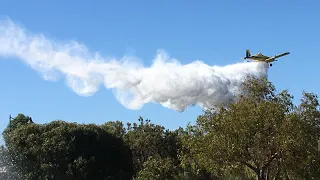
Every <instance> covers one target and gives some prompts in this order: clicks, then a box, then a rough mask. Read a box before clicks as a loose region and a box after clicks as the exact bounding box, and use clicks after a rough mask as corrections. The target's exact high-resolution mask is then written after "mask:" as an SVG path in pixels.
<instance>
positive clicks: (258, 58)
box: [244, 49, 290, 66]
mask: <svg viewBox="0 0 320 180" xmlns="http://www.w3.org/2000/svg"><path fill="white" fill-rule="evenodd" d="M288 54H290V52H285V53H282V54H279V55H275V56H272V57H271V56H265V55H263V54H261V53H258V54H255V55H251V53H250V50H249V49H247V50H246V57H244V59H251V60H253V61H255V62H266V63H270V66H272V64H271V62H273V61H277V60H276V59H277V58H279V57H282V56H286V55H288ZM248 62H249V61H248Z"/></svg>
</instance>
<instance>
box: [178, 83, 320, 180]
mask: <svg viewBox="0 0 320 180" xmlns="http://www.w3.org/2000/svg"><path fill="white" fill-rule="evenodd" d="M242 90H243V92H244V93H243V95H242V96H241V97H240V98H239V99H238V101H237V102H235V103H230V104H229V105H227V106H226V107H220V108H217V109H211V110H208V111H206V112H205V114H204V115H202V116H199V118H198V119H197V125H196V126H194V127H193V128H191V129H190V130H189V132H190V134H192V135H190V136H189V138H188V139H186V140H185V141H184V142H185V143H184V145H185V146H186V147H189V149H190V152H189V154H187V156H188V158H189V159H190V158H193V161H194V162H193V164H196V165H197V166H199V167H201V168H204V169H206V170H208V171H210V172H211V173H212V174H214V175H216V176H217V177H220V178H222V179H225V178H227V177H233V178H232V179H236V178H240V179H243V178H245V179H254V178H255V177H257V178H258V179H260V180H265V179H273V178H281V179H282V178H291V177H295V176H296V175H297V174H296V173H297V172H299V171H297V170H298V169H301V170H304V172H305V174H304V175H303V177H315V176H316V175H317V173H318V172H316V170H314V171H311V170H310V169H306V168H307V167H310V166H311V167H312V169H316V168H318V169H319V167H320V166H319V163H318V162H319V161H317V162H316V163H315V161H314V160H318V159H317V158H318V157H319V156H317V157H316V154H317V155H319V153H318V152H317V151H316V149H315V148H316V142H317V141H316V140H315V139H316V138H317V137H319V136H318V135H317V133H316V132H319V131H318V130H315V129H316V124H317V123H306V122H307V121H305V120H303V116H306V117H307V118H306V119H309V120H308V122H310V121H312V122H314V121H315V118H316V117H317V116H316V114H318V111H317V110H316V108H314V107H315V106H314V105H315V104H317V103H316V101H315V98H311V99H312V100H311V99H310V98H309V100H308V102H312V103H309V104H313V107H310V106H308V108H306V109H308V111H305V112H308V113H307V114H306V113H300V114H298V113H295V112H296V111H295V108H294V106H293V103H292V98H293V97H292V96H291V95H290V94H289V93H288V92H287V91H286V90H284V91H281V92H280V93H276V90H275V87H274V86H273V85H272V84H271V83H270V82H269V81H267V80H266V79H249V80H248V81H247V82H245V83H244V86H243V89H242ZM307 104H308V103H307ZM302 105H303V103H302ZM303 114H304V115H303ZM307 124H309V125H307ZM288 128H292V129H288ZM312 129H314V130H313V131H312ZM301 137H303V138H304V139H305V140H302V139H301ZM306 139H309V140H311V141H306ZM301 140H302V141H303V142H301ZM299 141H300V142H299ZM299 144H301V145H303V146H301V145H299ZM311 151H312V152H314V153H310V152H311ZM293 152H295V153H294V154H293ZM310 154H313V155H310ZM182 157H183V156H182ZM184 157H186V156H184ZM185 159H186V158H185ZM295 162H301V163H302V164H299V165H298V164H296V163H295ZM294 164H295V166H294ZM306 170H308V171H306ZM293 172H296V173H293ZM300 172H302V171H300ZM296 177H297V176H296Z"/></svg>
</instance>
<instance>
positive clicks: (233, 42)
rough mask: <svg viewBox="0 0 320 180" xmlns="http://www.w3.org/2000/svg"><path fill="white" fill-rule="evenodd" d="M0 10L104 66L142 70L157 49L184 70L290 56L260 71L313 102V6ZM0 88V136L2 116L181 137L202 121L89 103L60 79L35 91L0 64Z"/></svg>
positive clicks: (22, 69) (159, 110) (14, 67)
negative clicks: (122, 64)
mask: <svg viewBox="0 0 320 180" xmlns="http://www.w3.org/2000/svg"><path fill="white" fill-rule="evenodd" d="M0 4H1V6H0V16H8V17H10V18H11V19H12V20H13V21H15V22H18V23H20V24H22V25H23V26H24V27H26V28H27V29H28V30H29V31H31V32H35V33H43V34H45V35H46V36H47V37H50V38H53V39H58V40H63V41H68V40H76V41H78V42H81V43H83V44H85V45H86V46H87V47H88V48H89V49H90V50H92V51H98V52H100V53H101V54H102V55H103V56H117V57H121V56H123V55H124V54H127V55H135V56H138V57H139V58H141V59H142V60H143V63H144V64H145V65H146V66H148V65H150V64H151V63H152V59H153V58H154V56H155V53H156V51H157V49H159V48H162V49H165V50H166V51H167V52H168V53H169V55H170V56H172V57H174V58H177V59H178V60H179V61H180V62H181V63H183V64H186V63H190V62H192V61H194V60H202V61H204V62H205V63H207V64H209V65H228V64H233V63H237V62H240V61H241V59H240V58H241V57H243V56H244V53H245V49H247V48H249V49H250V50H251V52H252V53H258V52H261V53H263V54H266V55H275V54H277V53H281V52H285V51H290V52H291V54H290V55H289V56H287V57H285V58H283V59H279V61H278V62H276V64H275V65H274V66H273V67H272V68H270V69H269V79H270V80H271V81H272V82H273V83H274V84H275V85H276V87H277V88H278V89H289V92H290V93H292V94H293V95H294V96H295V97H296V99H297V100H299V98H300V94H301V92H302V90H307V91H310V92H315V93H318V90H317V88H319V87H318V83H316V82H317V81H316V80H317V79H316V78H317V76H316V75H317V74H318V72H317V69H318V67H319V62H320V60H319V59H318V57H317V56H316V53H317V52H318V51H319V48H320V44H319V39H320V37H319V36H320V35H319V32H320V26H319V24H320V20H319V17H320V12H319V11H318V7H319V5H320V3H319V2H317V1H315V0H314V1H311V0H310V1H308V2H307V1H306V2H302V1H289V0H287V1H275V0H272V1H253V0H246V1H236V0H234V1H209V0H207V1H198V3H196V1H193V2H191V1H181V0H177V1H169V0H163V1H141V0H137V1H123V0H122V1H121V0H118V1H107V0H106V1H102V0H101V1H100V0H97V1H91V2H90V1H86V2H84V1H74V0H69V1H60V0H55V1H53V0H51V1H40V0H29V1H17V0H10V1H8V0H1V1H0ZM0 83H1V86H2V88H1V90H2V91H1V93H0V113H1V114H0V120H1V123H0V129H1V130H3V129H4V128H5V126H6V125H7V123H8V116H9V114H12V115H13V116H15V115H16V114H17V113H20V112H21V113H24V114H26V115H29V116H31V117H33V119H34V121H36V122H39V123H45V122H50V121H52V120H55V119H62V120H66V121H70V122H79V123H99V124H101V123H103V122H106V121H109V120H121V121H124V122H128V121H129V122H136V120H137V118H138V116H142V117H145V118H149V119H151V120H152V122H154V123H157V124H161V125H164V126H165V127H166V128H170V129H175V128H177V127H179V126H182V127H185V125H186V124H187V123H188V122H194V121H195V119H196V117H197V116H198V115H200V114H201V113H202V110H201V109H200V108H199V107H198V106H195V107H190V108H188V109H187V110H186V111H185V112H182V113H179V112H175V111H173V110H170V109H167V108H164V107H162V106H161V105H159V104H146V105H144V106H143V108H142V109H140V110H129V109H126V108H125V107H123V106H122V105H121V104H120V103H119V102H118V101H117V100H116V99H115V97H114V96H113V94H112V93H111V91H110V90H107V89H104V88H101V89H100V91H99V92H97V93H96V94H95V95H93V96H90V97H82V96H78V95H77V94H75V93H74V92H72V91H71V90H70V89H69V88H68V87H67V86H66V85H65V82H64V80H63V79H60V80H59V81H57V82H50V81H44V80H43V79H41V78H40V75H39V73H37V72H36V71H34V70H32V69H31V68H29V67H28V66H27V65H25V64H24V63H22V62H21V61H19V60H18V59H14V58H10V59H4V58H1V60H0Z"/></svg>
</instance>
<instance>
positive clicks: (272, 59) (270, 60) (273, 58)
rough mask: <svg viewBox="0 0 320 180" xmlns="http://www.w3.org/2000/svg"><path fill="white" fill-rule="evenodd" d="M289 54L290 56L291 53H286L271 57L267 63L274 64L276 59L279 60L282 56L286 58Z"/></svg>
mask: <svg viewBox="0 0 320 180" xmlns="http://www.w3.org/2000/svg"><path fill="white" fill-rule="evenodd" d="M288 54H290V53H289V52H285V53H282V54H279V55H276V56H273V57H270V58H268V59H266V60H265V62H272V61H274V60H275V59H276V58H279V57H282V56H285V55H288Z"/></svg>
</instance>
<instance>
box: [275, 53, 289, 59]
mask: <svg viewBox="0 0 320 180" xmlns="http://www.w3.org/2000/svg"><path fill="white" fill-rule="evenodd" d="M288 54H290V53H289V52H285V53H282V54H279V55H276V56H274V58H279V57H282V56H285V55H288Z"/></svg>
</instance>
